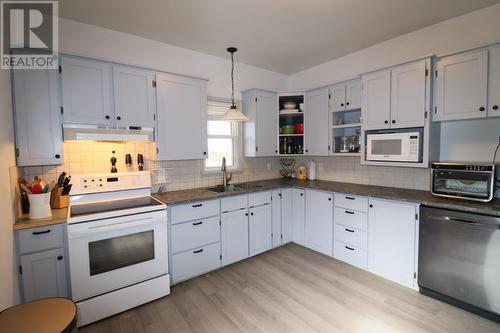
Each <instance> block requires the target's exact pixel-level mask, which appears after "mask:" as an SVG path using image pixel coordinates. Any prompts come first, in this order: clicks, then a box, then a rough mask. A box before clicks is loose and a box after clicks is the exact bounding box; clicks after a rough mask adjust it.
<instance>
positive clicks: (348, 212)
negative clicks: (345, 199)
mask: <svg viewBox="0 0 500 333" xmlns="http://www.w3.org/2000/svg"><path fill="white" fill-rule="evenodd" d="M345 213H346V214H351V215H354V212H351V211H348V210H346V211H345Z"/></svg>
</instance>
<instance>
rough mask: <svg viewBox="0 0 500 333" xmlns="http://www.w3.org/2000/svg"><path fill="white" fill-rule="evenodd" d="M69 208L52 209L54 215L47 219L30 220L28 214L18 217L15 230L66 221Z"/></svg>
mask: <svg viewBox="0 0 500 333" xmlns="http://www.w3.org/2000/svg"><path fill="white" fill-rule="evenodd" d="M67 216H68V208H60V209H52V216H51V217H47V218H45V219H36V220H30V219H29V218H28V214H26V215H23V216H22V217H19V218H17V219H16V223H14V230H21V229H28V228H36V227H44V226H47V225H53V224H61V223H66V218H67Z"/></svg>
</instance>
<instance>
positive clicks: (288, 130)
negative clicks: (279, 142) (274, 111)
mask: <svg viewBox="0 0 500 333" xmlns="http://www.w3.org/2000/svg"><path fill="white" fill-rule="evenodd" d="M281 133H283V134H295V126H293V125H283V126H281Z"/></svg>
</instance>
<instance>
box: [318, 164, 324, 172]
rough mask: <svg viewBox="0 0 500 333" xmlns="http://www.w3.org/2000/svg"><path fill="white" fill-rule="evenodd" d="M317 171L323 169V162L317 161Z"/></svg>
mask: <svg viewBox="0 0 500 333" xmlns="http://www.w3.org/2000/svg"><path fill="white" fill-rule="evenodd" d="M318 171H320V172H321V171H323V163H318Z"/></svg>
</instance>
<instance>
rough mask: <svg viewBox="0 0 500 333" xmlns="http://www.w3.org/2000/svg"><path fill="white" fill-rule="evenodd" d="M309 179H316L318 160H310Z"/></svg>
mask: <svg viewBox="0 0 500 333" xmlns="http://www.w3.org/2000/svg"><path fill="white" fill-rule="evenodd" d="M308 171H309V172H308V175H307V176H308V177H307V178H308V179H309V180H315V179H316V162H314V161H311V162H309V170H308Z"/></svg>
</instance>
